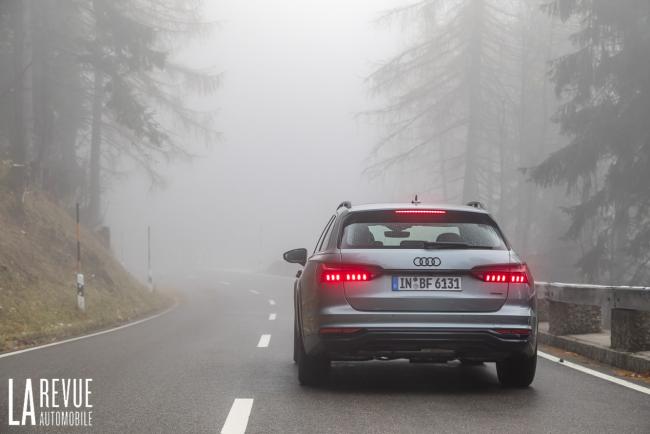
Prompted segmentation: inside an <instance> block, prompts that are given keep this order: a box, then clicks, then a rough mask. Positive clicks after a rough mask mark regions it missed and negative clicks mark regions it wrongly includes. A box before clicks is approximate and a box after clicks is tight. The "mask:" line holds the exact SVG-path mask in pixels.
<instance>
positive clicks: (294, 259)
mask: <svg viewBox="0 0 650 434" xmlns="http://www.w3.org/2000/svg"><path fill="white" fill-rule="evenodd" d="M282 257H283V258H284V260H285V261H287V262H290V263H292V264H301V265H303V266H304V265H305V264H306V263H307V249H293V250H289V251H288V252H284V254H283V255H282Z"/></svg>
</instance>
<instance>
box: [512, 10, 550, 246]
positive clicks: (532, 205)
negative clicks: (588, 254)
mask: <svg viewBox="0 0 650 434" xmlns="http://www.w3.org/2000/svg"><path fill="white" fill-rule="evenodd" d="M549 26H550V27H549V30H548V41H547V44H546V54H545V56H544V57H545V59H544V65H548V64H549V63H550V62H551V59H552V58H553V36H554V27H553V21H551V22H550V23H549ZM548 83H549V81H548V80H543V81H542V90H541V93H542V110H541V111H542V113H541V116H542V127H541V131H540V134H539V136H538V140H537V143H536V146H535V147H534V148H533V149H532V150H531V158H532V164H538V163H539V157H540V155H541V153H542V150H543V149H544V148H545V147H546V138H547V135H548V123H549V113H548V100H549V89H548ZM535 193H536V186H535V185H534V184H533V183H532V182H530V181H528V182H526V189H525V195H524V202H523V208H524V217H523V218H524V221H525V222H527V228H528V229H527V230H524V231H523V232H522V233H521V239H520V242H521V249H522V250H521V251H522V253H523V254H530V252H529V251H528V244H529V242H530V238H531V235H532V234H531V230H530V228H531V226H532V222H533V218H534V217H533V216H535V215H536V214H537V211H536V209H537V206H538V204H539V202H540V201H539V200H536V199H537V198H534V197H533V196H534V195H535Z"/></svg>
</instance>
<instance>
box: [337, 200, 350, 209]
mask: <svg viewBox="0 0 650 434" xmlns="http://www.w3.org/2000/svg"><path fill="white" fill-rule="evenodd" d="M343 207H345V208H347V209H350V208H351V207H352V203H351V202H350V201H349V200H344V201H343V202H341V203H340V204H339V206H337V207H336V210H337V211H338V210H339V209H341V208H343Z"/></svg>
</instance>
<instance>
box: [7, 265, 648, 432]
mask: <svg viewBox="0 0 650 434" xmlns="http://www.w3.org/2000/svg"><path fill="white" fill-rule="evenodd" d="M205 280H209V283H208V282H199V281H197V280H195V281H192V282H188V284H187V285H186V286H187V287H189V288H191V289H188V290H186V292H185V300H184V301H183V302H182V303H181V304H180V305H179V306H178V307H176V308H175V309H174V310H173V311H171V312H169V313H167V314H165V315H162V316H160V317H157V318H154V319H152V320H150V321H146V322H143V323H141V324H137V325H134V326H131V327H127V328H123V329H121V330H117V331H114V332H111V333H106V334H102V335H99V336H95V337H90V338H88V339H82V340H78V341H75V342H69V343H65V344H62V345H57V346H53V347H49V348H44V349H40V350H35V351H31V352H26V353H23V354H18V355H14V356H10V357H5V358H0V389H1V390H2V393H1V394H0V410H1V411H0V431H1V432H17V431H19V429H18V428H16V427H9V426H8V412H7V392H6V390H7V389H6V385H7V379H8V378H13V379H14V381H15V382H16V384H21V383H22V382H24V379H25V378H32V379H33V380H34V381H37V380H36V379H39V378H92V380H93V381H92V398H91V402H92V404H93V409H92V410H93V426H92V427H91V428H87V430H88V431H90V432H102V433H103V432H106V433H121V432H151V433H159V432H170V433H172V432H173V433H180V432H192V433H203V432H219V431H220V430H222V428H223V427H224V425H225V426H226V427H236V426H237V425H238V424H240V426H241V424H242V423H243V424H244V425H246V423H247V428H246V432H248V433H267V432H279V433H291V432H297V433H304V432H333V433H334V432H336V433H353V432H354V433H362V432H381V433H383V432H409V433H411V432H418V433H419V432H472V433H474V432H498V433H504V432H517V433H520V432H561V433H566V432H590V433H596V432H612V433H613V432H616V433H632V432H638V433H650V395H645V394H642V393H639V392H637V391H634V390H630V389H628V388H625V387H622V386H619V385H616V384H612V383H610V382H607V381H604V380H602V379H599V378H596V377H593V376H590V375H587V374H584V373H582V372H578V371H575V370H572V369H569V368H567V367H564V366H561V365H558V364H556V363H551V362H549V361H547V360H543V359H540V361H539V365H538V373H537V377H536V379H535V382H534V383H533V386H532V387H530V388H528V389H525V390H508V389H502V388H501V387H500V386H499V384H498V381H497V378H496V372H495V369H494V366H493V364H487V365H485V366H482V367H471V368H466V367H461V366H458V365H426V364H409V363H408V362H401V361H394V362H364V363H357V364H354V363H341V364H335V365H334V368H333V370H332V378H331V380H330V382H329V384H327V385H326V386H324V387H321V388H318V389H313V388H305V387H301V386H300V385H299V384H298V381H297V378H296V373H297V372H296V371H297V368H296V366H295V365H294V364H293V362H292V360H291V355H292V284H291V279H286V278H280V277H273V276H265V275H255V274H244V273H232V272H230V273H222V274H221V275H218V276H212V277H211V278H210V279H205ZM273 313H275V314H276V317H275V318H276V319H275V320H271V319H270V314H273ZM262 335H270V340H268V346H262V347H258V344H262V345H263V344H264V343H265V341H266V340H267V339H268V338H262ZM236 399H246V400H248V399H252V400H253V401H252V408H250V407H249V406H250V403H251V401H237V402H238V404H237V405H236V406H235V407H236V409H233V411H232V412H231V408H232V407H233V403H234V402H235V400H236ZM14 401H20V402H22V395H21V397H19V398H14ZM247 407H248V408H250V414H249V418H248V419H246V414H248V412H247ZM242 409H243V410H242ZM240 410H242V411H240ZM229 413H231V416H230V417H229V416H228V415H229ZM242 413H243V415H242ZM227 419H229V421H228V423H227V422H226V420H227ZM21 429H24V428H21ZM60 431H61V432H64V431H67V432H82V431H84V429H79V428H77V429H72V430H71V429H69V428H68V429H61V430H60ZM41 432H42V431H41Z"/></svg>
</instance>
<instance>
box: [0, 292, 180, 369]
mask: <svg viewBox="0 0 650 434" xmlns="http://www.w3.org/2000/svg"><path fill="white" fill-rule="evenodd" d="M177 306H178V303H174V305H173V306H172V307H170V308H169V309H167V310H164V311H162V312H159V313H157V314H155V315H151V316H148V317H146V318H142V319H139V320H137V321H133V322H130V323H127V324H122V325H121V326H117V327H113V328H112V329H107V330H102V331H99V332H95V333H90V334H88V335H83V336H77V337H75V338H70V339H65V340H62V341H57V342H52V343H49V344H45V345H39V346H36V347H31V348H25V349H24V350H18V351H12V352H11V353H4V354H0V359H2V358H4V357H9V356H15V355H18V354H22V353H28V352H30V351H36V350H42V349H43V348H48V347H53V346H55V345H61V344H67V343H68V342H74V341H79V340H81V339H86V338H92V337H95V336H99V335H103V334H105V333H111V332H114V331H117V330H121V329H125V328H127V327H131V326H134V325H136V324H141V323H143V322H145V321H149V320H152V319H154V318H158V317H159V316H163V315H165V314H166V313H169V312H171V311H172V310H174V309H175V308H176V307H177Z"/></svg>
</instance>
